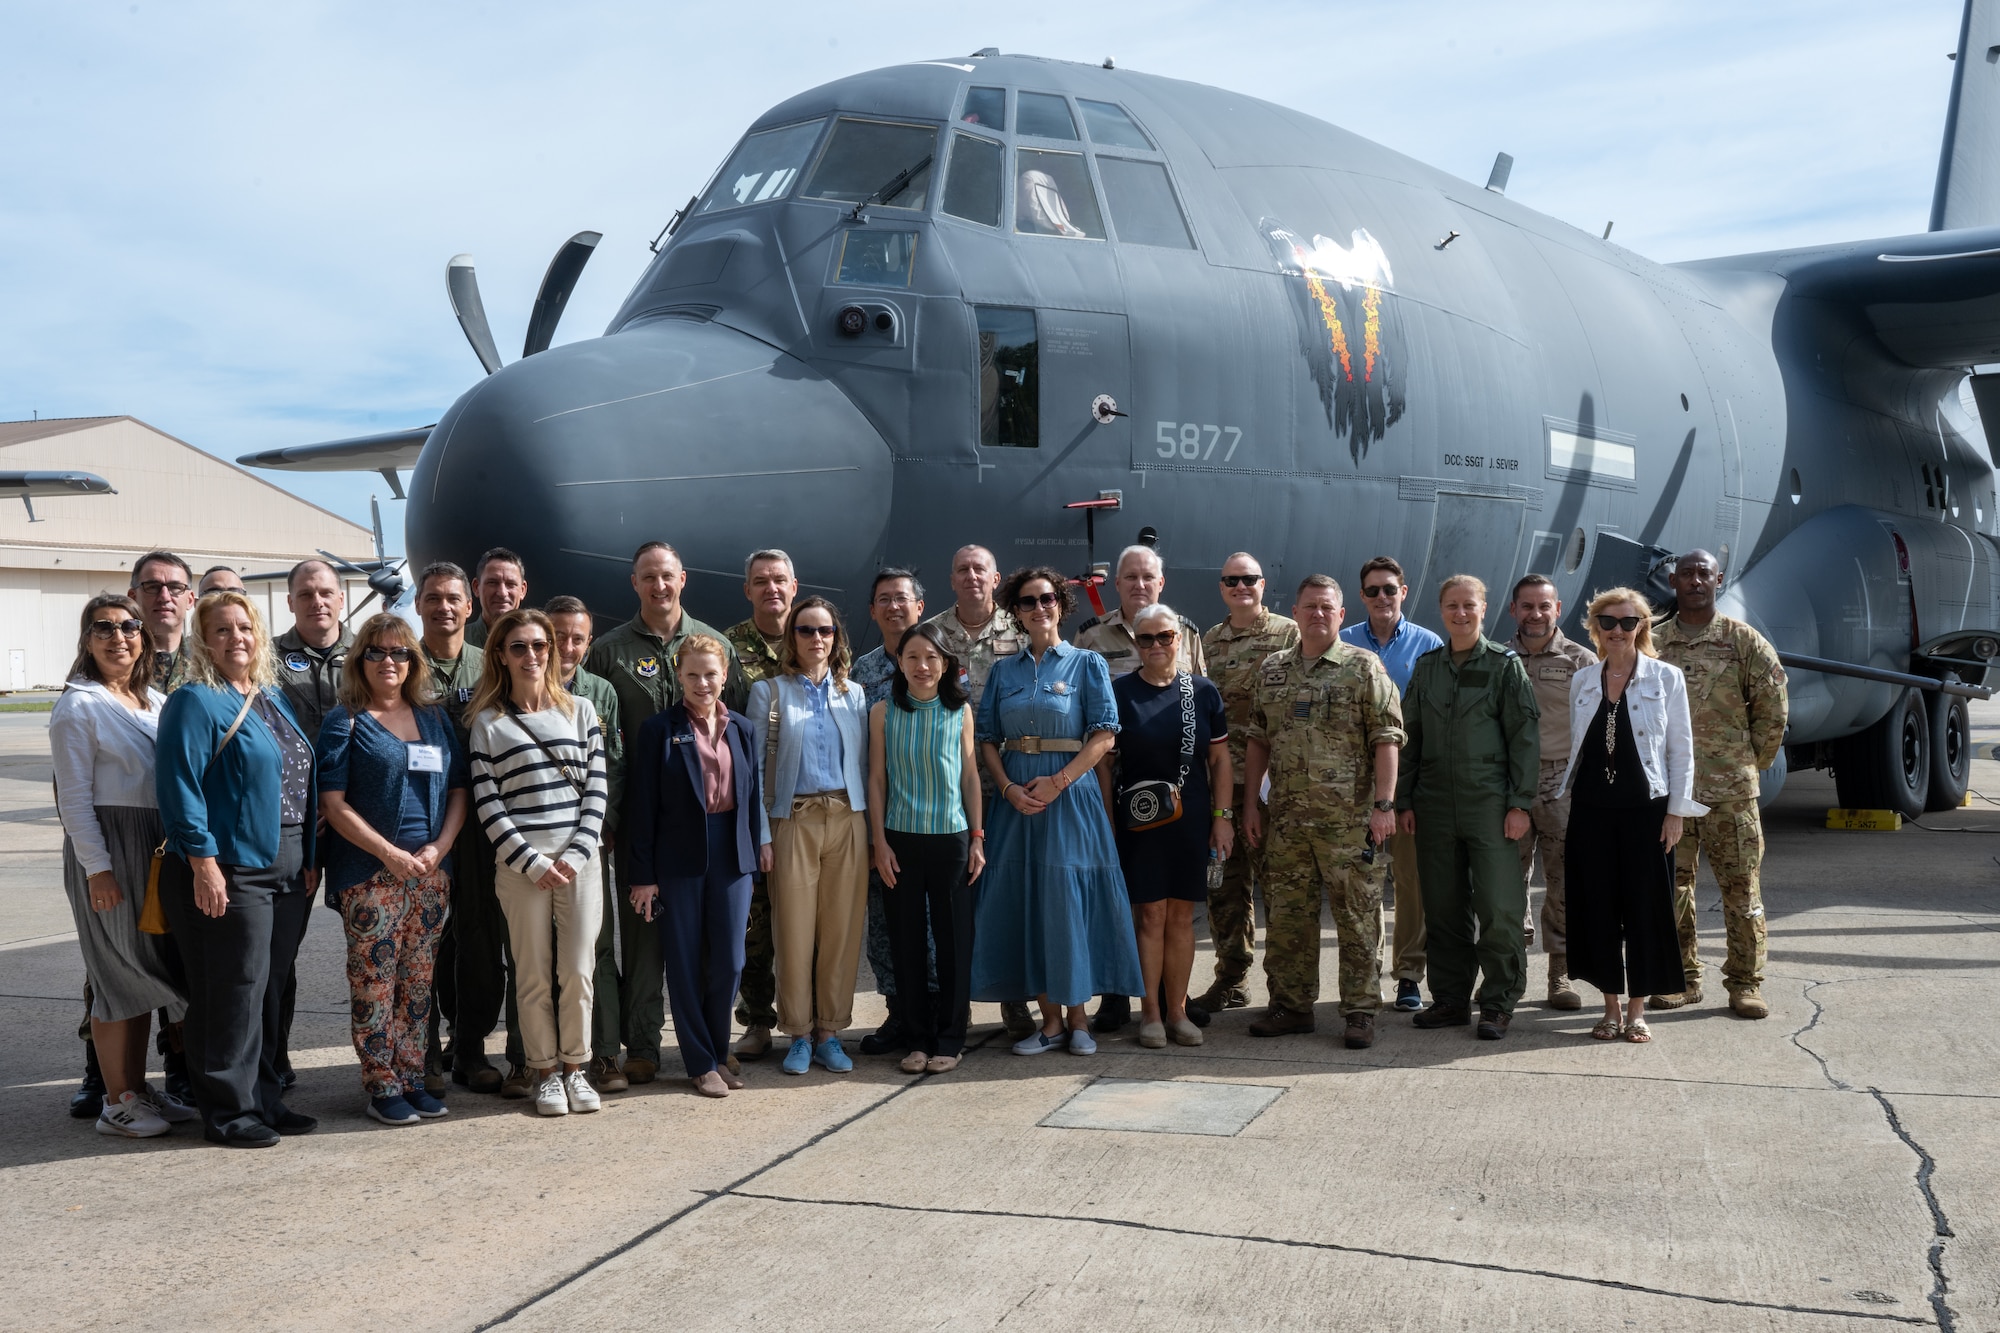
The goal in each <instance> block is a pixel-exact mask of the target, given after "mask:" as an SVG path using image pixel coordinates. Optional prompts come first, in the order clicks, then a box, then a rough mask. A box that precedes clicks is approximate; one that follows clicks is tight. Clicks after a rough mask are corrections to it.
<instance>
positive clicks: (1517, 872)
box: [1396, 574, 1542, 1041]
mask: <svg viewBox="0 0 2000 1333" xmlns="http://www.w3.org/2000/svg"><path fill="white" fill-rule="evenodd" d="M1438 607H1439V610H1440V611H1441V612H1442V614H1443V618H1444V627H1445V633H1446V634H1447V635H1448V636H1449V637H1448V638H1447V639H1446V641H1445V645H1444V646H1443V647H1442V648H1433V649H1432V650H1431V651H1430V652H1428V653H1425V654H1424V655H1423V656H1422V657H1420V658H1418V659H1417V666H1416V670H1415V671H1413V672H1411V674H1410V687H1409V689H1408V690H1406V691H1404V694H1403V727H1404V730H1405V731H1407V732H1408V733H1409V740H1408V741H1407V742H1406V743H1405V744H1404V746H1403V755H1402V765H1401V772H1400V773H1399V775H1398V778H1397V783H1396V810H1397V825H1398V827H1399V829H1400V830H1401V831H1402V832H1404V833H1413V834H1415V835H1416V839H1417V867H1418V870H1417V877H1418V879H1419V880H1421V881H1422V883H1423V891H1424V922H1425V925H1426V928H1427V929H1428V932H1429V942H1428V946H1427V947H1428V951H1429V959H1428V963H1429V968H1430V978H1431V997H1432V998H1431V1007H1430V1008H1428V1009H1426V1010H1424V1011H1423V1012H1422V1013H1420V1014H1418V1015H1417V1016H1416V1018H1415V1020H1414V1021H1415V1023H1416V1026H1418V1027H1420V1028H1442V1027H1463V1026H1464V1025H1465V1024H1467V1023H1469V1022H1471V1021H1472V1014H1471V1004H1472V999H1473V993H1472V985H1473V981H1474V979H1475V976H1476V975H1477V974H1479V973H1484V974H1485V975H1484V980H1483V981H1482V982H1481V984H1480V987H1479V996H1478V999H1479V1036H1480V1038H1481V1039H1482V1040H1485V1041H1498V1040H1499V1039H1500V1038H1502V1037H1504V1036H1506V1035H1507V1025H1508V1023H1509V1022H1510V1021H1512V1019H1513V1016H1514V1005H1515V1002H1516V1001H1518V1000H1519V999H1520V998H1521V992H1522V991H1523V990H1524V989H1526V987H1527V974H1528V956H1527V947H1526V943H1525V941H1524V940H1523V938H1522V931H1521V922H1522V918H1523V917H1524V916H1525V915H1526V913H1527V910H1528V884H1527V880H1526V879H1525V878H1524V877H1523V876H1522V874H1521V848H1520V840H1521V839H1522V838H1523V837H1525V836H1526V835H1527V832H1528V829H1529V826H1530V820H1529V814H1528V812H1529V811H1530V810H1531V809H1533V807H1534V804H1535V793H1536V788H1537V784H1538V781H1539V778H1540V773H1541V730H1540V728H1541V717H1542V715H1541V710H1540V708H1538V707H1537V706H1536V704H1535V690H1534V686H1533V684H1532V683H1531V682H1530V681H1529V679H1528V671H1527V668H1526V667H1524V666H1523V665H1522V664H1521V659H1520V657H1519V655H1518V654H1516V653H1515V652H1514V650H1513V649H1511V648H1505V647H1502V646H1501V645H1500V644H1497V643H1495V642H1493V641H1492V640H1491V639H1489V638H1487V637H1486V636H1485V635H1484V634H1483V633H1482V632H1481V627H1482V626H1483V625H1484V624H1485V622H1486V585H1485V584H1484V583H1481V582H1480V581H1479V580H1478V579H1476V578H1474V577H1473V576H1472V575H1470V574H1454V575H1452V576H1451V577H1450V578H1448V579H1446V580H1445V581H1444V584H1443V586H1442V587H1440V588H1439V589H1438ZM1475 919H1476V920H1477V922H1478V928H1479V938H1478V943H1477V944H1476V945H1475V944H1474V942H1473V922H1474V921H1475Z"/></svg>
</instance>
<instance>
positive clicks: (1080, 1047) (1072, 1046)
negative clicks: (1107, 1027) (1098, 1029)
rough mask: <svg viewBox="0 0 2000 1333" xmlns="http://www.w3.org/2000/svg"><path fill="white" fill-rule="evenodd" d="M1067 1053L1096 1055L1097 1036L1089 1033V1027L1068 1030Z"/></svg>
mask: <svg viewBox="0 0 2000 1333" xmlns="http://www.w3.org/2000/svg"><path fill="white" fill-rule="evenodd" d="M1069 1053H1070V1054H1071V1055H1096V1054H1097V1038H1095V1037H1093V1036H1091V1035H1090V1029H1089V1028H1071V1029H1070V1030H1069Z"/></svg>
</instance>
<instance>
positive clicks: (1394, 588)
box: [1361, 583, 1403, 597]
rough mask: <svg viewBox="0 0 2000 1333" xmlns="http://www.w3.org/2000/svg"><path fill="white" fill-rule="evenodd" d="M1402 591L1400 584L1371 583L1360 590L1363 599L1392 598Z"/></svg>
mask: <svg viewBox="0 0 2000 1333" xmlns="http://www.w3.org/2000/svg"><path fill="white" fill-rule="evenodd" d="M1402 590H1403V586H1402V585H1401V584H1400V583H1371V584H1369V585H1368V586H1367V587H1365V588H1363V589H1362V590H1361V595H1362V596H1363V597H1394V596H1395V595H1396V594H1397V593H1399V592H1401V591H1402Z"/></svg>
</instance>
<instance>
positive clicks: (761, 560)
mask: <svg viewBox="0 0 2000 1333" xmlns="http://www.w3.org/2000/svg"><path fill="white" fill-rule="evenodd" d="M743 595H744V597H746V598H748V599H749V602H750V618H749V619H748V620H739V621H737V622H736V623H735V624H734V625H731V626H730V627H729V628H728V629H726V630H724V631H722V637H723V638H724V639H726V640H728V641H729V646H730V647H732V648H734V649H735V650H736V660H737V661H739V662H741V663H742V664H743V683H744V686H745V687H746V688H747V687H749V686H751V685H755V684H756V683H757V682H758V681H760V680H769V679H770V678H771V677H772V676H775V675H777V674H778V654H779V653H780V652H781V651H782V650H783V649H784V646H785V617H786V616H789V615H790V614H791V613H792V602H793V601H794V599H796V598H797V597H798V595H799V579H798V574H797V572H796V571H795V570H794V569H793V568H792V558H791V557H790V556H789V555H786V554H785V553H784V552H783V551H780V550H778V549H776V548H775V547H773V548H770V549H767V550H762V551H752V552H751V553H750V558H749V559H748V560H745V561H744V562H743ZM750 884H751V889H750V921H749V924H748V925H747V926H746V927H745V928H744V931H743V979H742V981H741V982H740V983H738V986H739V989H738V990H737V996H736V1021H737V1022H739V1023H741V1024H742V1025H743V1027H744V1033H743V1040H742V1041H740V1042H739V1043H737V1046H736V1054H737V1055H738V1056H739V1057H741V1058H743V1059H746V1060H755V1059H756V1058H757V1057H758V1056H760V1055H763V1054H764V1052H766V1051H768V1050H770V1049H771V1029H772V1028H774V1027H776V1026H777V1025H778V978H777V972H776V970H775V968H776V966H777V949H776V946H774V945H773V944H772V942H771V889H770V886H769V885H768V884H767V883H766V882H765V880H764V877H763V876H762V875H752V876H751V877H750Z"/></svg>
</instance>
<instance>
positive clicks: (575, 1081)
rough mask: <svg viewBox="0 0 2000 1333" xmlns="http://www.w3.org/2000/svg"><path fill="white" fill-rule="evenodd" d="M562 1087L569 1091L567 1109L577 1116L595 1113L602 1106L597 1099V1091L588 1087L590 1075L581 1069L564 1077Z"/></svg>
mask: <svg viewBox="0 0 2000 1333" xmlns="http://www.w3.org/2000/svg"><path fill="white" fill-rule="evenodd" d="M563 1086H564V1087H566V1088H567V1089H568V1090H569V1109H570V1110H572V1111H575V1112H576V1113H577V1114H578V1115H583V1114H586V1113H588V1112H591V1111H595V1110H596V1109H597V1108H598V1107H599V1106H602V1105H603V1103H602V1102H600V1101H599V1100H598V1098H597V1089H596V1088H593V1087H591V1086H590V1075H588V1074H586V1073H585V1072H584V1071H583V1070H581V1069H579V1070H577V1071H576V1072H575V1073H573V1074H566V1075H564V1076H563Z"/></svg>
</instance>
